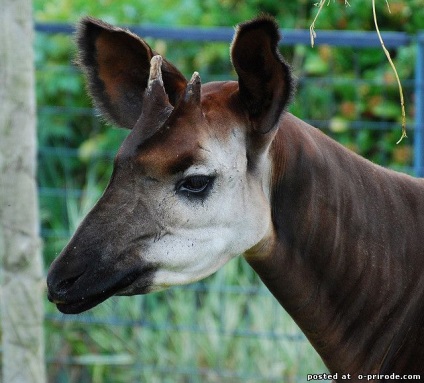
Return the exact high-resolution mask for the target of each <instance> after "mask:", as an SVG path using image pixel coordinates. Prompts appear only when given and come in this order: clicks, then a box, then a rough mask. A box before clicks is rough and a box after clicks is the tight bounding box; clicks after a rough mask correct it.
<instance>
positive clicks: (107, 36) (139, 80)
mask: <svg viewBox="0 0 424 383" xmlns="http://www.w3.org/2000/svg"><path fill="white" fill-rule="evenodd" d="M77 44H78V59H77V61H78V64H79V65H80V66H81V67H82V69H83V71H84V72H85V74H86V76H87V80H88V84H87V87H88V91H89V93H90V95H91V97H92V98H93V101H94V103H95V105H96V107H97V108H98V109H100V111H101V112H102V114H103V115H104V116H105V117H106V118H108V119H109V120H110V121H111V122H113V123H115V124H117V125H118V126H121V127H124V128H129V129H132V128H133V126H134V125H135V123H136V122H137V120H138V118H139V117H140V113H141V110H142V104H143V95H144V91H145V89H146V87H147V82H148V79H149V72H150V60H151V59H152V57H153V56H155V55H156V54H157V53H156V52H154V51H153V50H152V49H151V48H150V46H149V45H148V44H147V43H146V42H145V41H144V40H142V39H141V38H139V37H138V36H136V35H135V34H133V33H131V32H129V31H127V30H124V29H121V28H117V27H114V26H112V25H109V24H106V23H104V22H102V21H100V20H96V19H94V18H91V17H87V18H84V19H83V20H82V21H81V23H80V24H79V27H78V32H77ZM162 75H163V83H164V87H165V90H166V93H167V95H168V97H169V101H170V103H171V104H172V105H175V104H176V103H177V102H178V100H179V99H180V97H183V96H184V92H185V88H186V84H187V81H186V79H185V78H184V76H183V75H182V74H181V72H180V71H179V70H178V69H177V68H175V67H174V66H173V65H172V64H171V63H169V62H168V61H166V60H163V62H162Z"/></svg>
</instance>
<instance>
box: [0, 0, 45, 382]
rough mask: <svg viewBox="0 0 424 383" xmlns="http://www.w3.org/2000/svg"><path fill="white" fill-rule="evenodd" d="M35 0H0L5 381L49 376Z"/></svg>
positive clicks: (39, 379)
mask: <svg viewBox="0 0 424 383" xmlns="http://www.w3.org/2000/svg"><path fill="white" fill-rule="evenodd" d="M33 35H34V33H33V22H32V4H31V0H0V261H1V274H0V279H1V295H0V298H1V306H0V311H1V330H2V331H1V332H2V349H3V355H2V364H3V366H2V367H3V373H2V376H3V383H44V382H45V381H46V378H45V365H44V341H43V300H42V293H43V286H44V283H43V273H42V262H41V250H40V244H41V241H40V238H39V233H38V232H39V229H38V226H39V222H38V202H37V188H36V179H35V171H36V135H35V130H36V128H35V127H36V125H35V124H36V116H35V113H36V111H35V90H34V54H33Z"/></svg>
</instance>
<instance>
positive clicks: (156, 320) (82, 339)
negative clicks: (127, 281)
mask: <svg viewBox="0 0 424 383" xmlns="http://www.w3.org/2000/svg"><path fill="white" fill-rule="evenodd" d="M312 3H313V2H311V1H307V0H298V1H290V2H283V1H277V0H181V1H175V0H143V1H139V0H137V1H136V0H126V1H122V2H120V1H113V0H98V1H87V0H54V1H44V0H34V7H35V18H36V21H38V22H65V23H75V22H77V21H78V19H79V18H80V17H81V16H84V15H92V16H95V17H98V18H102V19H104V20H105V21H108V22H111V23H115V24H126V25H131V24H146V23H154V24H159V25H165V26H168V25H173V26H183V25H203V26H218V25H227V26H228V25H235V24H236V23H238V22H240V21H244V20H246V19H249V18H251V17H254V16H255V15H257V14H258V13H260V12H267V13H270V14H272V15H274V16H275V17H276V18H277V19H278V21H279V23H280V25H281V26H282V27H283V28H305V29H306V28H308V27H309V25H310V22H311V21H312V18H313V16H314V15H315V12H316V9H315V8H314V7H313V6H312ZM343 3H344V1H337V2H335V1H334V2H333V1H331V2H330V4H329V6H325V7H324V9H323V12H322V14H321V15H320V18H319V20H318V22H317V24H316V31H317V33H318V36H319V33H320V30H324V29H353V30H373V28H374V27H373V22H372V13H371V1H370V0H350V4H351V6H350V7H345V6H344V5H343ZM389 4H390V6H391V10H392V14H391V15H390V14H389V13H388V11H387V8H386V6H385V2H384V1H382V2H380V4H379V8H378V14H379V22H380V27H381V30H396V31H406V32H409V33H414V32H416V31H417V30H418V29H419V28H420V27H422V20H424V7H423V6H422V0H409V1H401V0H396V1H395V0H389ZM318 42H319V41H318ZM149 43H150V44H152V46H153V47H154V49H156V50H157V51H159V52H160V53H161V54H164V55H166V56H167V58H169V59H170V60H171V61H172V62H173V63H175V64H176V65H177V67H179V68H180V69H181V70H182V72H183V73H184V74H185V75H186V76H187V77H189V76H190V75H191V73H192V72H193V71H194V70H197V71H199V72H200V74H201V76H202V79H203V81H209V80H216V79H223V78H229V77H233V76H234V73H233V72H232V67H231V64H230V61H229V50H228V44H222V43H213V44H212V43H211V44H202V45H201V46H200V45H199V44H198V43H186V42H172V41H164V40H149ZM35 44H36V65H37V103H38V109H39V113H38V139H39V146H40V152H39V153H40V154H39V170H38V174H39V184H40V205H41V218H42V230H43V235H44V238H45V246H44V254H45V263H46V264H47V265H48V264H50V262H51V261H52V260H53V258H54V257H55V256H56V255H57V254H58V252H59V251H60V250H61V249H62V248H63V246H64V245H65V244H66V241H67V239H68V237H69V233H70V232H72V231H73V230H74V229H75V228H76V226H77V225H78V223H79V222H80V220H81V219H82V217H83V216H84V214H85V213H86V212H87V211H88V210H89V209H90V207H91V206H92V205H93V204H94V203H95V201H96V199H97V198H98V197H99V196H100V195H101V193H102V191H103V190H104V188H105V186H106V185H107V182H108V179H109V176H110V174H111V165H112V158H113V156H114V153H115V152H116V150H117V148H118V147H119V145H120V143H121V142H122V140H123V139H124V137H125V136H126V135H127V134H128V132H127V131H125V130H120V129H116V128H113V127H111V126H108V125H107V124H105V123H104V122H103V121H102V120H101V118H99V117H98V116H96V115H95V113H94V112H93V110H92V109H91V103H90V100H89V99H88V97H87V95H86V92H85V90H84V79H83V77H82V76H81V74H80V72H79V71H78V69H77V68H75V67H74V66H72V65H71V63H72V61H73V58H74V56H75V47H74V44H73V42H72V39H71V38H70V36H67V35H54V36H47V35H44V34H41V33H39V34H37V39H36V43H35ZM282 51H283V54H284V56H285V57H286V58H287V59H288V61H289V62H291V63H293V67H294V71H295V74H296V76H297V77H298V78H299V84H298V91H297V95H296V97H295V100H294V102H293V104H292V106H291V111H292V112H293V113H294V114H296V115H297V116H298V117H300V118H303V119H305V120H309V121H311V122H312V123H313V124H315V125H316V126H318V127H320V128H322V129H323V130H324V131H325V132H326V133H328V134H329V135H331V136H333V137H335V138H336V139H337V140H339V141H340V142H341V143H342V144H344V145H346V146H347V147H349V148H351V149H352V150H354V151H356V152H358V153H360V154H362V155H364V156H366V157H367V158H370V159H371V160H373V161H375V162H377V163H380V164H383V165H386V166H391V167H394V168H402V169H405V167H408V166H410V165H411V161H412V149H411V142H412V141H411V140H407V141H404V142H402V144H401V145H398V146H396V145H395V142H396V141H397V140H398V138H399V136H400V124H399V121H400V106H399V99H398V97H399V96H398V93H397V87H396V83H395V79H394V77H393V74H392V72H391V68H390V67H389V65H388V63H387V61H386V58H385V56H384V54H383V52H382V51H381V49H378V48H377V49H363V50H360V51H359V52H358V50H354V49H351V48H331V47H328V46H317V47H315V48H314V49H312V48H310V47H308V46H300V45H299V46H295V47H289V48H284V49H282ZM392 53H393V57H394V62H395V65H396V67H397V70H398V72H399V75H400V77H401V80H402V82H403V85H404V90H405V95H406V102H407V118H408V122H409V123H410V122H411V121H412V119H413V97H412V94H411V88H410V80H411V79H412V78H413V75H414V62H415V57H414V55H415V49H414V47H413V46H411V47H403V48H400V49H398V50H397V51H393V52H392ZM357 121H361V123H360V124H358V123H357ZM205 283H206V285H207V286H208V288H209V290H207V291H205V290H203V289H202V286H203V285H198V286H197V287H196V288H190V287H188V288H184V289H183V288H180V289H174V290H171V291H169V292H167V293H161V294H154V295H151V296H146V297H133V298H119V299H116V300H114V301H112V303H109V304H108V303H105V304H103V305H102V306H101V307H99V308H97V309H96V310H94V311H93V313H92V314H88V315H87V316H86V315H84V316H80V317H77V318H76V319H77V320H76V322H72V323H67V322H65V323H64V322H62V321H59V322H56V321H48V322H47V324H46V326H47V328H46V330H47V331H46V332H47V350H48V357H49V358H50V360H51V363H49V374H50V378H49V381H50V382H52V383H53V382H78V383H84V382H94V383H100V382H114V383H119V382H125V383H127V382H136V381H138V382H145V381H147V382H160V383H163V382H168V381H169V382H225V381H227V382H236V381H243V382H245V381H252V382H253V381H256V382H259V381H267V379H266V377H275V379H276V380H275V381H286V382H294V381H296V376H297V377H302V376H303V377H304V376H305V375H306V373H310V372H319V371H323V370H324V367H323V366H322V364H321V362H319V359H318V357H317V356H316V354H315V353H314V352H313V351H312V349H311V347H310V346H309V345H308V344H307V342H306V341H305V340H304V339H303V338H302V339H301V340H300V341H296V342H292V341H288V340H284V339H283V337H281V334H287V333H288V334H299V332H298V330H297V328H296V327H295V325H294V324H293V322H292V321H291V320H290V319H288V318H287V315H286V314H285V313H284V312H283V310H282V309H281V308H280V307H279V306H278V304H277V303H276V302H275V301H274V300H273V298H272V297H270V296H269V294H268V293H266V292H265V291H264V288H262V287H260V286H261V284H260V282H259V281H258V279H257V277H256V276H255V275H254V274H253V272H252V270H251V269H250V268H249V267H248V266H247V264H246V263H245V262H243V261H241V260H237V261H233V262H231V263H230V264H229V265H227V266H226V267H225V268H224V269H223V270H222V271H220V272H218V273H217V274H216V275H215V276H213V277H211V278H209V279H208V280H207V281H206V282H205ZM223 286H224V287H223ZM241 286H243V287H246V286H253V289H254V291H253V292H251V293H246V292H239V290H237V288H239V287H241ZM231 288H233V289H235V290H234V291H237V292H234V293H231V291H232V290H231ZM255 289H256V290H255ZM46 307H47V311H48V313H50V314H53V313H55V309H54V307H53V306H52V305H50V304H49V305H46ZM120 313H124V314H120ZM120 315H121V316H122V317H120ZM93 318H94V319H93ZM91 319H93V323H86V322H87V321H88V322H90V320H91ZM78 320H79V321H80V322H78ZM102 320H104V321H106V322H107V321H112V322H113V323H115V322H116V323H121V322H125V321H135V322H136V323H137V325H136V326H125V325H118V324H116V323H115V324H114V325H104V324H98V323H96V322H101V321H102ZM176 326H180V327H176ZM261 332H262V335H260V334H261ZM263 332H270V333H271V335H274V336H275V337H276V338H275V339H274V338H272V337H271V336H267V335H266V334H263ZM243 333H246V334H249V333H253V334H256V335H252V336H249V337H248V336H244V335H240V334H243ZM234 334H239V335H234ZM258 334H259V335H258ZM182 350H183V351H182ZM61 360H65V361H67V362H69V363H70V364H71V365H70V366H67V367H66V368H65V367H64V365H63V364H62V362H61ZM175 369H178V371H179V373H178V374H175V373H173V371H174V370H175ZM167 371H168V372H167ZM184 371H185V372H184ZM231 372H232V373H233V374H236V375H237V373H241V372H243V374H246V375H248V376H254V375H256V376H259V377H262V378H258V379H256V380H254V379H253V378H252V379H250V380H249V379H246V378H244V379H241V378H240V379H238V378H237V376H231V375H230V376H226V375H225V374H229V373H231ZM220 373H221V374H222V375H220ZM196 374H197V375H196ZM281 377H283V378H282V380H279V379H280V378H281ZM301 381H302V379H301Z"/></svg>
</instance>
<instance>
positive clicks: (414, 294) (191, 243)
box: [47, 17, 424, 382]
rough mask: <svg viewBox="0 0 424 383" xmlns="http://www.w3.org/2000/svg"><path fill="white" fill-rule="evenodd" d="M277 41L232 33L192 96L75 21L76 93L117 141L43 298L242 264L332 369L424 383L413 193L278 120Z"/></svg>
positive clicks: (126, 48)
mask: <svg viewBox="0 0 424 383" xmlns="http://www.w3.org/2000/svg"><path fill="white" fill-rule="evenodd" d="M279 38H280V36H279V32H278V27H277V24H276V23H275V21H274V20H273V19H271V18H269V17H260V18H257V19H255V20H252V21H249V22H246V23H243V24H241V25H239V26H238V28H237V30H236V33H235V37H234V40H233V43H232V45H231V60H232V64H233V66H234V69H235V71H236V73H237V81H226V82H212V83H207V84H201V81H200V76H199V74H198V73H194V74H193V76H192V78H191V80H190V81H186V79H185V78H184V76H183V75H182V74H181V73H180V72H179V71H178V69H177V68H175V66H173V65H172V64H171V63H170V62H168V61H167V60H166V59H165V58H162V57H161V56H159V55H158V54H157V53H156V52H154V51H153V50H152V49H151V48H150V47H149V46H148V45H147V43H146V42H145V41H143V40H142V39H140V38H139V37H137V36H135V35H134V34H132V33H131V32H129V31H126V30H123V29H120V28H116V27H113V26H111V25H108V24H105V23H103V22H101V21H98V20H95V19H91V18H86V19H84V20H83V21H82V22H81V24H80V26H79V32H78V39H77V42H78V48H79V58H78V60H79V64H80V66H81V68H82V70H83V71H84V72H85V74H86V77H87V82H88V91H89V93H90V94H91V96H92V99H93V101H94V104H95V105H96V107H97V108H98V109H99V110H100V111H101V113H102V114H103V115H104V116H105V117H106V118H107V119H109V120H110V121H111V122H112V123H114V124H116V125H118V126H120V127H123V128H127V129H131V132H130V133H129V135H128V136H127V138H126V139H125V141H124V142H123V144H122V146H121V148H120V149H119V152H118V154H117V156H116V158H115V162H114V170H113V174H112V177H111V180H110V183H109V185H108V187H107V189H106V190H105V192H104V194H103V196H102V197H101V198H100V200H99V201H98V202H97V204H96V205H95V206H94V208H93V209H92V211H91V212H90V213H89V214H88V215H87V216H86V218H85V219H84V220H83V222H82V223H81V225H80V226H79V228H78V229H77V231H76V232H75V234H74V236H73V237H72V239H71V240H70V242H69V244H68V245H67V246H66V248H65V249H64V250H63V251H62V253H61V254H60V255H59V256H58V257H57V259H56V260H55V261H54V262H53V264H52V265H51V267H50V270H49V273H48V277H47V285H48V296H49V299H50V300H51V301H52V302H53V303H55V304H56V305H57V307H58V309H59V310H60V311H62V312H64V313H79V312H82V311H84V310H87V309H89V308H92V307H94V306H96V305H97V304H99V303H100V302H102V301H104V300H105V299H107V298H109V297H111V296H112V295H132V294H144V293H149V292H152V291H158V290H162V289H165V288H168V287H170V286H174V285H181V284H186V283H190V282H194V281H197V280H200V279H202V278H204V277H206V276H208V275H210V274H212V273H214V272H215V271H216V270H218V269H219V268H220V267H221V266H223V265H224V264H225V263H226V262H228V261H229V260H230V259H232V258H234V257H236V256H238V255H243V256H244V258H245V259H246V260H247V262H248V263H249V264H250V266H251V267H252V268H253V269H254V270H255V271H256V272H257V274H258V275H259V276H260V278H261V279H262V281H263V282H264V283H265V285H266V286H267V287H268V288H269V290H270V291H271V292H272V294H273V295H274V296H275V297H276V299H277V300H278V301H279V302H280V303H281V305H282V306H283V307H284V308H285V309H286V311H287V312H288V313H289V314H290V315H291V316H292V318H293V319H294V320H295V321H296V323H297V324H298V325H299V326H300V328H301V329H302V331H303V332H304V333H305V335H306V336H307V337H308V339H309V340H310V342H311V343H312V345H313V346H314V347H315V349H316V350H317V351H318V353H319V354H320V356H321V357H322V359H323V361H324V362H325V364H326V365H327V367H328V369H329V370H330V372H332V373H336V372H337V373H339V374H342V373H344V374H350V375H351V381H352V382H359V381H361V379H360V374H366V375H367V376H372V378H370V381H374V382H377V381H381V382H383V381H384V382H389V381H391V378H390V376H394V375H392V374H395V375H396V374H400V375H402V377H403V376H404V374H424V363H423V360H424V246H423V245H422V234H423V230H424V229H423V228H424V181H423V180H421V179H416V178H413V177H410V176H407V175H404V174H400V173H396V172H394V171H391V170H387V169H383V168H381V167H379V166H377V165H375V164H372V163H371V162H369V161H367V160H365V159H363V158H362V157H359V156H358V155H356V154H355V153H353V152H351V151H349V150H348V149H346V148H344V147H343V146H341V145H339V144H338V143H336V142H335V141H333V140H331V139H330V138H328V137H326V136H325V135H324V134H322V133H321V132H320V131H319V130H317V129H315V128H314V127H312V126H310V125H308V124H307V123H305V122H303V121H301V120H300V119H298V118H296V117H295V116H293V115H291V114H290V113H288V112H286V111H285V108H286V106H287V104H288V102H289V99H290V97H291V94H292V89H293V80H292V77H291V74H290V70H289V67H288V65H287V64H286V63H285V61H284V60H283V58H282V57H281V55H280V53H279V51H278V42H279ZM405 376H406V375H405ZM403 380H404V381H406V380H407V379H405V378H404V379H403Z"/></svg>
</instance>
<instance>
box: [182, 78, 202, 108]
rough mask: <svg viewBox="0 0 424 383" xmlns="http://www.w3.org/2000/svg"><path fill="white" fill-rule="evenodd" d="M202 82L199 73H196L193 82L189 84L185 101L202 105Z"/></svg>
mask: <svg viewBox="0 0 424 383" xmlns="http://www.w3.org/2000/svg"><path fill="white" fill-rule="evenodd" d="M201 85H202V81H201V80H200V75H199V73H198V72H194V73H193V76H191V80H190V81H189V83H188V84H187V88H186V94H185V101H186V102H188V103H193V104H200V94H201Z"/></svg>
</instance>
